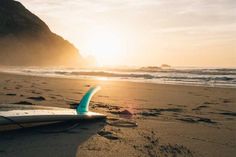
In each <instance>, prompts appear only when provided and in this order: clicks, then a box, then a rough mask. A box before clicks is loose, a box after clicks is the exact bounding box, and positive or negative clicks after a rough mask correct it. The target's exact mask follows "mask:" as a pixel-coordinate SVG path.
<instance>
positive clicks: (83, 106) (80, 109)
mask: <svg viewBox="0 0 236 157" xmlns="http://www.w3.org/2000/svg"><path fill="white" fill-rule="evenodd" d="M100 89H101V87H100V86H96V87H92V88H90V89H89V90H88V91H87V93H86V94H85V95H84V96H83V98H82V99H81V101H80V103H79V105H78V106H77V108H76V111H77V113H78V114H79V113H80V114H81V113H86V112H88V111H89V103H90V100H91V99H92V96H93V95H94V94H95V93H96V92H98V91H99V90H100Z"/></svg>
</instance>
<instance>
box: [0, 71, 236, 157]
mask: <svg viewBox="0 0 236 157" xmlns="http://www.w3.org/2000/svg"><path fill="white" fill-rule="evenodd" d="M96 85H99V86H101V91H99V92H98V93H97V94H96V95H95V96H94V97H93V99H92V102H91V105H90V110H91V111H96V112H99V113H104V114H106V115H107V120H105V121H92V122H81V125H79V126H78V128H75V130H70V132H64V133H53V134H40V133H35V132H34V131H33V130H31V129H29V130H27V129H26V130H25V131H21V130H13V131H9V130H7V131H1V132H0V156H3V157H4V156H16V155H17V156H32V155H34V156H66V157H68V156H78V157H80V156H83V157H86V156H97V157H100V156H101V157H104V156H113V157H114V156H130V157H132V156H140V157H143V156H144V157H146V156H147V157H149V156H151V157H155V156H161V157H162V156H163V157H164V156H168V157H169V156H170V157H171V156H190V157H191V156H196V157H198V156H203V157H212V156H214V157H217V156H219V157H222V156H224V157H233V156H235V154H236V142H235V141H236V133H235V131H236V121H235V120H236V119H235V116H236V88H224V87H207V86H191V85H188V86H187V85H170V84H153V83H144V82H139V83H138V82H128V81H112V80H102V79H101V80H98V79H97V80H96V79H74V78H54V77H39V76H26V75H16V74H7V73H0V104H25V105H43V106H54V107H65V108H73V107H74V106H75V104H76V103H79V101H80V100H81V98H82V96H83V94H84V93H85V92H86V91H87V90H88V89H89V88H90V87H92V86H96ZM66 125H67V124H66ZM56 127H58V126H56ZM60 127H61V126H60ZM65 127H67V126H65ZM4 129H6V128H4ZM73 131H74V132H73ZM51 137H53V138H51ZM19 153H20V154H19ZM55 153H57V154H56V155H55ZM52 154H54V155H52Z"/></svg>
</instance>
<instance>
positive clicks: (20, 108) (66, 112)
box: [0, 87, 106, 125]
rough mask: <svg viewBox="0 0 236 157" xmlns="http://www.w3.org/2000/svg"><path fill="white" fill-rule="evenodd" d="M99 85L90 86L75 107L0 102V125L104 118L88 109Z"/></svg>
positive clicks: (102, 115)
mask: <svg viewBox="0 0 236 157" xmlns="http://www.w3.org/2000/svg"><path fill="white" fill-rule="evenodd" d="M99 89H100V87H92V88H91V89H89V91H88V92H87V93H86V94H85V95H84V97H83V98H82V100H81V101H80V103H79V104H78V105H77V108H76V109H68V108H59V107H45V106H34V105H19V104H17V105H16V104H0V125H7V124H14V122H15V123H36V122H54V121H67V120H81V119H99V118H105V117H106V116H105V115H104V114H100V113H96V112H91V111H89V102H90V100H91V98H92V96H93V95H94V94H95V93H96V92H97V91H98V90H99Z"/></svg>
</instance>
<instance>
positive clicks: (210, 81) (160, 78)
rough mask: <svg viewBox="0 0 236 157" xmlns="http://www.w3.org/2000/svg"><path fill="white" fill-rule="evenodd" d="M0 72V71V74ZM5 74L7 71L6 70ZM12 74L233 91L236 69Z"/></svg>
mask: <svg viewBox="0 0 236 157" xmlns="http://www.w3.org/2000/svg"><path fill="white" fill-rule="evenodd" d="M1 71H2V70H1ZM5 71H6V70H5ZM9 71H11V72H13V73H20V74H26V75H38V76H53V77H73V78H84V77H86V78H88V77H90V78H99V77H103V78H104V77H105V78H107V79H113V80H114V79H115V80H125V81H138V82H151V83H170V84H190V85H210V86H224V87H236V69H223V68H218V69H216V68H215V69H200V68H199V69H196V68H195V69H190V68H188V69H177V68H176V69H173V68H172V69H160V70H159V71H158V72H146V71H139V70H137V69H134V70H133V71H132V69H129V70H127V69H125V70H120V69H118V70H115V69H113V70H110V69H109V70H81V69H63V68H54V69H51V68H50V69H49V68H15V69H14V68H13V69H11V70H8V72H9Z"/></svg>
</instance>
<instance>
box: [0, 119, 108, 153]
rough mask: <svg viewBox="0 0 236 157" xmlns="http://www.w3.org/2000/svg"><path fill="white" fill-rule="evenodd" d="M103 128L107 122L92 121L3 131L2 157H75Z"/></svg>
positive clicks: (0, 148) (0, 140) (1, 138)
mask: <svg viewBox="0 0 236 157" xmlns="http://www.w3.org/2000/svg"><path fill="white" fill-rule="evenodd" d="M104 125H105V123H104V121H101V120H99V121H98V120H92V121H79V122H63V123H55V124H50V125H48V124H47V125H43V126H36V127H30V128H24V129H15V130H10V131H0V156H1V157H16V156H18V157H19V156H24V157H42V156H43V157H52V156H56V157H74V156H75V155H76V152H77V151H79V150H77V148H78V146H79V145H80V144H82V143H83V142H85V141H86V140H88V139H89V138H90V137H91V136H93V135H95V134H97V132H98V131H99V130H101V129H102V128H103V127H104Z"/></svg>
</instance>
